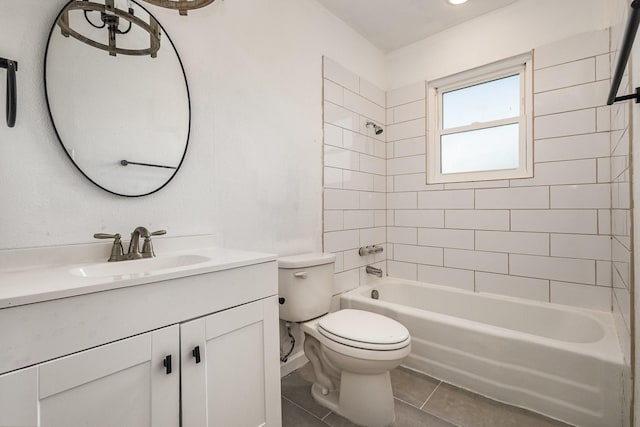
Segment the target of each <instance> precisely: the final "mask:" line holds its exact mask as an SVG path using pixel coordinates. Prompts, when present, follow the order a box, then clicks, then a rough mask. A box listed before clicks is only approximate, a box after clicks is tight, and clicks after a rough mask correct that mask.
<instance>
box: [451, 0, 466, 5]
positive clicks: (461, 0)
mask: <svg viewBox="0 0 640 427" xmlns="http://www.w3.org/2000/svg"><path fill="white" fill-rule="evenodd" d="M447 1H448V2H449V4H453V5H458V4H462V3H466V2H467V0H447Z"/></svg>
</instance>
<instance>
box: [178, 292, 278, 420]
mask: <svg viewBox="0 0 640 427" xmlns="http://www.w3.org/2000/svg"><path fill="white" fill-rule="evenodd" d="M277 304H278V303H277V299H276V298H275V297H273V298H269V299H267V300H262V301H257V302H253V303H250V304H246V305H243V306H240V307H236V308H234V309H231V310H227V311H223V312H220V313H216V314H213V315H211V316H207V317H204V318H200V319H196V320H193V321H191V322H187V323H183V324H181V325H180V334H181V374H182V420H183V422H182V425H183V426H210V427H214V426H220V427H225V426H229V427H231V426H238V427H240V426H244V427H259V426H262V425H266V426H275V425H280V423H281V420H280V418H281V415H280V393H279V392H278V393H273V391H274V390H276V389H278V390H279V388H280V385H279V384H280V375H279V369H280V367H279V362H278V358H277V357H273V355H274V354H278V341H275V340H274V339H273V337H274V336H277V334H278V331H277V328H278V324H277V322H273V321H272V320H273V318H274V316H275V317H276V318H277V317H278V305H277Z"/></svg>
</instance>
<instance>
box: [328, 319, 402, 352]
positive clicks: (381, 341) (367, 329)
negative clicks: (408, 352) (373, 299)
mask: <svg viewBox="0 0 640 427" xmlns="http://www.w3.org/2000/svg"><path fill="white" fill-rule="evenodd" d="M318 330H319V331H320V333H321V334H322V335H324V336H326V337H327V338H329V339H332V340H334V341H337V342H341V343H342V344H346V345H351V346H353V347H360V348H371V349H375V350H381V349H387V350H395V349H397V348H402V347H404V346H405V345H407V340H409V331H408V330H407V328H405V327H404V326H403V325H402V324H400V323H399V322H396V321H395V320H393V319H390V318H388V317H385V316H382V315H380V314H377V313H372V312H369V311H363V310H351V309H347V310H340V311H337V312H335V313H331V314H329V315H327V316H325V317H323V318H321V319H320V321H319V322H318Z"/></svg>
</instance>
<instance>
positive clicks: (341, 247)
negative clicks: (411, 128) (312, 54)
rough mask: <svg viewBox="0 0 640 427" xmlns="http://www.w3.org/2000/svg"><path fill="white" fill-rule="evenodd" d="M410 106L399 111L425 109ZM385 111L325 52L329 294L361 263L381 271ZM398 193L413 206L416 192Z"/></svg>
mask: <svg viewBox="0 0 640 427" xmlns="http://www.w3.org/2000/svg"><path fill="white" fill-rule="evenodd" d="M415 108H418V110H417V111H414V110H412V109H405V111H404V113H403V114H405V115H408V116H411V115H414V116H415V115H417V116H419V117H421V118H422V120H424V113H422V114H420V111H419V107H414V109H415ZM386 114H387V111H386V93H385V92H384V91H383V90H382V89H379V88H377V87H375V86H374V85H373V84H371V83H369V82H367V81H366V80H364V79H362V78H360V77H359V76H357V75H356V74H354V73H352V72H351V71H349V70H347V69H345V68H344V67H342V66H341V65H340V64H338V63H336V62H335V61H332V60H331V59H329V58H324V166H325V167H324V231H323V233H324V236H323V237H324V250H325V251H326V252H333V253H335V254H336V257H337V262H336V265H335V272H336V275H335V280H334V295H337V294H339V293H342V292H346V291H348V290H350V289H353V288H355V287H357V286H358V285H359V284H360V280H361V277H362V278H364V277H365V276H363V274H362V273H361V272H360V270H364V267H365V266H366V265H373V266H376V267H380V268H382V269H383V270H384V271H385V274H386V270H387V266H386V257H387V251H386V242H387V229H386V226H387V215H386V208H387V200H386V193H387V180H386V174H387V164H386V157H387V150H386V148H387V144H386V139H385V137H386V135H385V134H386V131H387V129H386V121H387V120H386ZM368 121H373V122H375V123H376V124H378V125H380V126H382V127H383V128H384V130H385V132H384V133H383V134H382V135H375V133H374V130H373V128H368V127H367V126H366V124H367V122H368ZM419 171H420V172H423V171H424V169H422V170H419ZM397 199H398V200H397V202H396V203H398V206H403V205H407V206H408V207H410V208H415V207H416V206H417V195H416V194H415V193H414V195H413V201H411V200H409V199H408V198H407V197H406V196H405V197H397ZM414 234H416V236H414V239H413V242H412V243H413V244H416V243H417V233H414ZM369 245H380V246H382V247H383V248H385V251H384V252H382V253H378V254H375V255H373V254H372V255H367V256H360V255H359V254H358V248H359V247H361V246H369ZM413 278H414V279H415V278H416V277H415V275H414V277H413Z"/></svg>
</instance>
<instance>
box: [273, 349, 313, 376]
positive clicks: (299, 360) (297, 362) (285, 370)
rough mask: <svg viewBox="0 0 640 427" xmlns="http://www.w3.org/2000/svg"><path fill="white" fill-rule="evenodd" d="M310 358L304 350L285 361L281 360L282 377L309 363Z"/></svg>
mask: <svg viewBox="0 0 640 427" xmlns="http://www.w3.org/2000/svg"><path fill="white" fill-rule="evenodd" d="M308 361H309V359H307V356H305V355H304V351H299V352H297V353H296V354H293V355H291V356H290V357H289V360H287V361H286V362H285V363H282V362H280V378H282V377H284V376H285V375H289V374H290V373H291V372H293V371H295V370H296V369H300V368H302V367H303V366H304V365H306V364H307V362H308Z"/></svg>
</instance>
